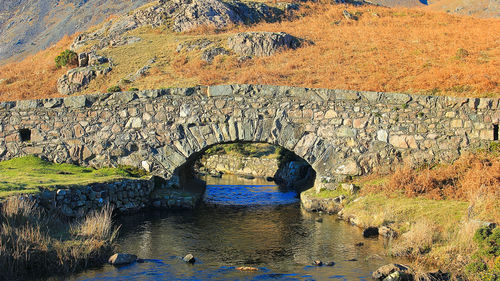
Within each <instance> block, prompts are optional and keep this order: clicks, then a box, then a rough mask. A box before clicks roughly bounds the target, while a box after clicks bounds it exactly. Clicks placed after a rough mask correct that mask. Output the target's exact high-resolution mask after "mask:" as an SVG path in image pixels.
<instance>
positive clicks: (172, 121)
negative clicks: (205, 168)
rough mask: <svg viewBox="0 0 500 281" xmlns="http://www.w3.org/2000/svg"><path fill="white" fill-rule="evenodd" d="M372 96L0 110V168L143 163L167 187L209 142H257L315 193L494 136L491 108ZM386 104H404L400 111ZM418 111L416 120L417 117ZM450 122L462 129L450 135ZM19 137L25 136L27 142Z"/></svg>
mask: <svg viewBox="0 0 500 281" xmlns="http://www.w3.org/2000/svg"><path fill="white" fill-rule="evenodd" d="M317 93H322V94H321V95H319V94H317ZM377 95H378V96H379V97H378V98H376V99H375V98H374V99H367V98H366V95H365V93H363V92H356V91H342V90H325V89H300V88H291V87H278V86H261V85H219V86H210V87H194V88H181V89H178V88H169V89H162V90H150V91H137V92H125V93H115V94H102V95H86V96H72V97H67V98H64V99H54V100H38V101H28V102H10V103H0V129H1V130H0V160H6V159H11V158H13V157H16V156H19V155H23V154H25V153H34V154H38V155H40V156H43V157H46V158H47V159H49V160H51V161H56V162H58V163H61V162H74V163H78V164H81V165H91V166H96V167H103V166H116V165H120V164H123V165H132V166H135V167H143V165H142V163H143V161H146V162H147V163H148V165H149V168H150V170H151V172H152V173H153V174H154V175H158V176H161V177H165V178H167V179H169V178H175V175H174V171H176V169H177V168H179V167H180V166H181V165H183V164H185V163H186V162H187V161H191V160H192V158H194V156H195V155H196V154H197V153H199V152H201V151H203V150H204V149H207V148H208V147H209V146H211V145H213V144H217V143H227V142H238V141H245V142H264V143H271V144H275V145H279V146H282V147H284V148H287V149H289V150H291V151H293V152H294V153H295V154H297V155H298V156H300V157H302V158H303V159H304V160H305V161H307V162H308V163H309V164H311V166H312V167H313V168H314V171H315V172H316V174H317V177H316V178H317V183H318V187H324V188H330V187H331V188H334V187H337V186H338V182H343V181H344V180H345V179H346V178H348V177H349V176H354V175H361V174H365V173H369V172H371V171H374V170H378V169H391V168H392V167H394V166H395V164H399V163H401V162H407V163H409V164H411V165H414V166H418V165H419V164H423V163H424V162H425V163H432V162H436V161H441V160H443V159H446V161H448V160H453V159H455V158H457V157H458V156H459V155H460V153H462V152H464V151H467V149H474V148H477V147H480V146H484V145H488V144H489V141H491V140H493V139H494V137H495V136H494V129H493V128H494V126H493V125H494V124H496V123H495V122H498V117H499V116H500V109H498V107H494V106H491V107H490V106H484V108H481V109H479V108H477V107H476V108H474V107H470V104H469V103H468V102H465V103H460V102H459V103H455V104H454V105H453V108H450V105H449V104H450V100H449V99H448V98H445V97H432V99H430V98H429V99H427V98H421V97H418V96H409V95H396V97H393V96H392V95H393V94H377ZM388 100H393V101H394V104H397V105H398V106H401V102H406V103H407V106H406V108H405V110H404V112H403V111H402V110H394V107H395V105H394V104H393V103H387V101H388ZM427 101H429V103H427ZM490 101H491V100H490ZM490 101H488V102H486V104H498V100H492V102H490ZM480 103H481V99H478V100H477V104H480ZM419 112H425V116H423V117H418V118H416V117H415V116H417V114H418V113H419ZM446 112H455V113H456V114H455V115H454V116H453V117H451V115H449V116H450V117H446V116H445V113H446ZM356 120H359V121H356ZM452 120H460V121H461V125H462V126H461V127H457V128H454V127H452V126H451V125H450V124H451V121H452ZM456 123H457V124H458V123H459V122H458V121H456ZM355 127H356V128H355ZM20 129H25V130H29V131H30V133H31V140H30V141H29V142H26V141H24V142H23V141H22V140H21V137H20V133H19V130H20ZM122 203H123V204H122V206H125V205H126V204H127V203H128V202H125V203H124V202H122ZM127 206H135V207H137V206H140V204H139V203H134V204H131V205H127ZM75 213H76V212H75Z"/></svg>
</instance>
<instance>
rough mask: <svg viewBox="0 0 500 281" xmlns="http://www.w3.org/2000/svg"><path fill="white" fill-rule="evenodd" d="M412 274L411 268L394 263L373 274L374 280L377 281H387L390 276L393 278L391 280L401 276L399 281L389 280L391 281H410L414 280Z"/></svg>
mask: <svg viewBox="0 0 500 281" xmlns="http://www.w3.org/2000/svg"><path fill="white" fill-rule="evenodd" d="M396 272H398V273H396ZM394 273H396V274H394ZM391 274H394V275H391ZM412 274H413V270H412V269H411V268H409V267H407V266H404V265H401V264H396V263H392V264H387V265H384V266H381V267H380V268H378V269H377V270H376V271H375V272H373V274H372V278H373V279H375V280H386V278H387V277H388V276H391V278H396V277H397V276H399V277H398V278H399V279H389V280H401V281H410V280H413V276H412Z"/></svg>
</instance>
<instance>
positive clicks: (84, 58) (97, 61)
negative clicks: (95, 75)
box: [78, 51, 109, 67]
mask: <svg viewBox="0 0 500 281" xmlns="http://www.w3.org/2000/svg"><path fill="white" fill-rule="evenodd" d="M107 62H109V60H108V58H106V57H104V56H100V55H98V54H97V53H96V52H95V51H91V52H83V53H79V54H78V67H87V66H97V65H101V64H104V63H107Z"/></svg>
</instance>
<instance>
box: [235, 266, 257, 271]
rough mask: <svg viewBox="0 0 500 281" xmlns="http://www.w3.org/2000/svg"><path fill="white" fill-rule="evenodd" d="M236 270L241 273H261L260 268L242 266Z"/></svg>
mask: <svg viewBox="0 0 500 281" xmlns="http://www.w3.org/2000/svg"><path fill="white" fill-rule="evenodd" d="M236 270H240V271H259V269H258V268H256V267H251V266H240V267H237V268H236Z"/></svg>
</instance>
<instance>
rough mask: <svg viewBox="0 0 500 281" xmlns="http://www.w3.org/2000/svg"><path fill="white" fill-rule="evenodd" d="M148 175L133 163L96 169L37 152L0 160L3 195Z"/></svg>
mask: <svg viewBox="0 0 500 281" xmlns="http://www.w3.org/2000/svg"><path fill="white" fill-rule="evenodd" d="M146 175H147V173H145V172H144V171H142V170H139V169H137V168H132V167H125V166H122V167H118V168H101V169H94V168H90V167H81V166H76V165H72V164H55V163H51V162H48V161H45V160H43V159H40V158H38V157H36V156H24V157H19V158H14V159H11V160H7V161H2V162H0V198H5V197H7V196H11V195H14V194H20V193H22V194H25V193H36V192H39V188H47V189H56V188H57V187H58V186H82V185H88V184H91V183H96V182H108V181H114V180H120V179H126V178H133V177H143V176H146Z"/></svg>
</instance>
